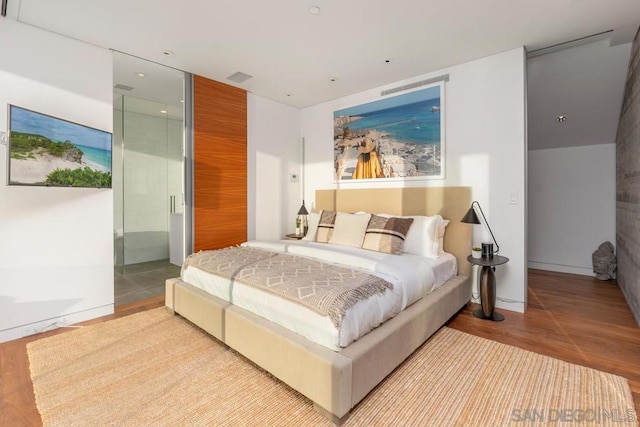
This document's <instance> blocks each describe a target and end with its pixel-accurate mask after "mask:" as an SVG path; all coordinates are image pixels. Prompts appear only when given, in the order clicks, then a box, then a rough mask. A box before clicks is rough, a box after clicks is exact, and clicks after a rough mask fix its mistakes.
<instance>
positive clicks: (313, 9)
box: [309, 6, 320, 15]
mask: <svg viewBox="0 0 640 427" xmlns="http://www.w3.org/2000/svg"><path fill="white" fill-rule="evenodd" d="M309 13H310V14H312V15H318V14H319V13H320V8H319V7H318V6H311V7H310V8H309Z"/></svg>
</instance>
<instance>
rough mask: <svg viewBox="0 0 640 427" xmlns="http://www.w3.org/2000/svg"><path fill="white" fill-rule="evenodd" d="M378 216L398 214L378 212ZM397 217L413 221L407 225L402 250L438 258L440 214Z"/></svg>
mask: <svg viewBox="0 0 640 427" xmlns="http://www.w3.org/2000/svg"><path fill="white" fill-rule="evenodd" d="M380 216H386V217H391V216H398V215H389V214H380ZM399 218H413V223H412V224H411V227H409V231H408V232H407V237H406V238H405V239H404V249H403V252H406V253H408V254H414V255H421V256H424V257H427V258H438V256H439V253H440V249H439V248H440V246H441V245H440V239H439V237H438V229H439V226H440V225H441V223H442V221H443V219H442V217H441V216H440V215H433V216H422V215H409V216H400V217H399ZM443 237H444V234H443Z"/></svg>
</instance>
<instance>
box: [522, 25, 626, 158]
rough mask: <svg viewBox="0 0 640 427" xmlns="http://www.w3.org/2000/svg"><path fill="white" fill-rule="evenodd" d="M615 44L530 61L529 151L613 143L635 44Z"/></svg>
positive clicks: (598, 43) (576, 48) (606, 42)
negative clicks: (630, 57)
mask: <svg viewBox="0 0 640 427" xmlns="http://www.w3.org/2000/svg"><path fill="white" fill-rule="evenodd" d="M636 30H637V27H636ZM634 34H635V32H634ZM614 43H615V40H612V39H611V38H605V39H602V40H597V41H594V42H591V43H587V44H582V45H579V46H573V47H571V48H568V49H563V50H559V51H556V52H552V53H548V54H545V55H542V56H535V57H530V58H529V59H528V60H527V117H528V123H527V125H528V126H527V128H528V144H529V149H530V150H539V149H548V148H560V147H575V146H583V145H595V144H611V143H613V142H615V140H616V132H617V129H618V119H619V117H620V109H621V107H622V97H623V92H624V87H625V82H626V78H627V70H628V66H629V54H630V51H631V44H630V43H625V44H618V45H615V44H614ZM558 116H565V118H566V120H565V121H563V122H558V121H557V120H556V118H557V117H558Z"/></svg>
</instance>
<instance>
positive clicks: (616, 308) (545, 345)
mask: <svg viewBox="0 0 640 427" xmlns="http://www.w3.org/2000/svg"><path fill="white" fill-rule="evenodd" d="M528 299H529V307H528V309H527V312H526V313H525V314H519V313H513V312H510V311H506V310H498V311H500V312H501V313H503V314H504V315H505V318H506V319H505V321H504V322H490V321H485V320H481V319H477V318H475V317H473V314H472V310H473V309H475V308H477V306H476V305H473V304H472V305H468V306H467V307H465V308H464V309H463V310H462V311H460V313H458V314H457V315H456V316H455V317H454V318H452V320H451V321H450V322H449V323H448V326H449V327H451V328H455V329H458V330H461V331H464V332H467V333H471V334H474V335H478V336H482V337H485V338H489V339H492V340H495V341H499V342H503V343H505V344H510V345H513V346H516V347H520V348H523V349H525V350H530V351H535V352H537V353H540V354H544V355H547V356H551V357H556V358H558V359H562V360H566V361H568V362H572V363H576V364H579V365H584V366H589V367H592V368H595V369H599V370H601V371H605V372H611V373H614V374H617V375H620V376H623V377H625V378H627V379H629V384H630V385H631V389H632V392H633V398H634V403H635V407H636V412H637V413H638V414H640V328H639V327H638V326H637V324H636V322H635V320H634V318H633V316H632V315H631V312H630V311H629V308H628V307H627V305H626V302H625V301H624V297H623V296H622V293H621V292H620V289H619V288H618V286H617V285H616V284H615V282H612V281H607V282H601V281H598V280H596V279H595V278H590V277H586V276H578V275H570V274H560V273H552V272H546V271H541V270H529V293H528ZM163 304H164V297H163V296H159V297H155V298H151V299H147V300H144V301H141V302H136V303H131V304H128V305H124V306H120V307H117V308H116V313H115V314H113V315H111V316H106V317H102V318H100V319H94V320H91V321H89V322H85V323H84V324H92V323H98V322H104V321H107V320H110V319H114V318H117V317H123V316H127V315H129V314H133V313H137V312H139V311H144V310H149V309H152V308H156V307H160V306H162V305H163ZM65 331H67V330H66V329H59V330H56V331H51V332H46V333H43V334H39V335H34V336H31V337H25V338H21V339H18V340H14V341H10V342H6V343H2V344H0V426H11V427H22V426H41V425H42V422H41V419H40V415H39V413H38V411H37V409H36V406H35V402H34V397H33V388H32V384H31V379H30V376H29V361H28V359H27V353H26V344H27V343H28V342H30V341H34V340H36V339H39V338H42V337H44V336H49V335H53V334H58V333H64V332H65Z"/></svg>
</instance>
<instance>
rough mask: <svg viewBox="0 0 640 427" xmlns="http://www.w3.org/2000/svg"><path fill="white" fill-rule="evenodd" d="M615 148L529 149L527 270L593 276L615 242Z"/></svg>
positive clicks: (605, 146) (602, 146)
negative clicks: (598, 259)
mask: <svg viewBox="0 0 640 427" xmlns="http://www.w3.org/2000/svg"><path fill="white" fill-rule="evenodd" d="M615 157H616V148H615V144H602V145H588V146H582V147H570V148H556V149H547V150H533V151H529V267H531V268H540V269H543V270H551V271H560V272H564V273H574V274H584V275H588V276H593V268H592V260H591V254H592V253H593V251H595V250H596V249H597V248H598V246H599V245H600V244H601V243H603V242H605V241H609V242H611V243H612V244H613V245H614V246H615V244H616V170H615V167H616V160H615Z"/></svg>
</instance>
